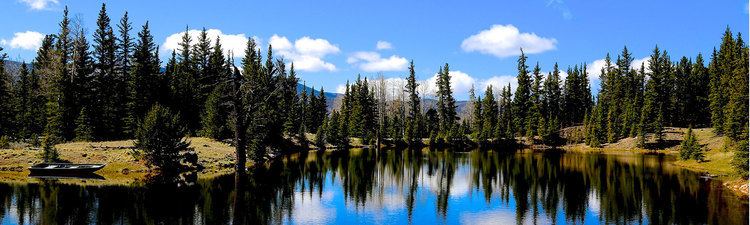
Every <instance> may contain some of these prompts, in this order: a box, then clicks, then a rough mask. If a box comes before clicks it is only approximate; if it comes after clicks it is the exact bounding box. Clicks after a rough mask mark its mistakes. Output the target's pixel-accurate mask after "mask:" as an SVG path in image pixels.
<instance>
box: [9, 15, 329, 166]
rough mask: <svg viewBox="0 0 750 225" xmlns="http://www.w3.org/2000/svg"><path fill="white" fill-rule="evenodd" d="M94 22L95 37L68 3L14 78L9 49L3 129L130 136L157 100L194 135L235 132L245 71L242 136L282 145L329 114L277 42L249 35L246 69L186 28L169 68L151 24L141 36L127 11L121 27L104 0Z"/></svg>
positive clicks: (48, 137)
mask: <svg viewBox="0 0 750 225" xmlns="http://www.w3.org/2000/svg"><path fill="white" fill-rule="evenodd" d="M96 24H97V28H96V30H95V31H94V33H93V43H92V44H89V41H88V39H87V35H86V33H85V32H84V28H83V27H80V25H79V24H72V23H71V20H70V18H69V17H68V9H67V8H66V9H65V11H64V13H63V18H62V21H61V22H60V23H59V27H60V30H59V33H57V34H50V35H47V36H45V38H44V40H43V42H42V45H41V47H40V48H39V50H38V52H37V56H36V58H35V59H34V61H32V62H31V63H30V65H27V64H26V63H23V64H21V68H20V71H19V74H18V77H17V78H16V79H11V77H10V74H9V73H8V72H6V70H5V69H4V62H5V58H6V55H5V54H3V55H2V59H3V60H0V62H3V63H0V66H2V67H0V81H2V82H0V136H2V137H5V139H10V140H20V141H26V142H29V143H32V144H34V145H40V143H39V142H40V140H44V141H45V144H47V143H49V144H55V143H60V142H65V141H71V140H80V141H101V140H118V139H131V138H134V135H135V131H136V130H137V127H138V126H139V124H140V123H141V122H142V121H143V119H144V116H145V115H146V114H147V112H148V111H149V110H150V109H151V108H152V106H154V105H156V104H158V105H162V106H167V107H169V108H171V109H172V110H171V111H172V112H175V113H176V114H178V115H179V117H180V121H181V122H182V123H183V124H184V127H183V129H185V131H186V133H187V134H189V135H202V136H207V137H211V138H215V139H220V140H221V139H228V138H233V137H234V134H233V132H234V130H233V129H234V124H233V120H232V119H231V118H230V116H231V113H232V107H233V105H232V104H230V103H231V95H230V93H231V92H232V88H233V87H232V83H233V82H232V81H233V80H235V79H238V77H237V76H240V77H239V78H242V80H243V85H242V87H241V89H243V90H239V91H237V92H241V93H242V94H243V98H242V102H241V103H242V104H241V106H248V107H253V110H252V111H248V113H250V114H252V115H251V116H247V117H248V118H250V121H248V124H253V125H252V126H249V127H248V129H247V130H246V131H241V132H240V133H241V134H242V135H248V136H251V138H250V139H249V143H251V144H253V146H269V145H270V144H271V143H274V144H273V145H270V146H276V147H278V145H277V144H275V143H282V142H281V141H280V140H281V139H282V135H284V134H287V135H289V136H296V135H298V134H300V133H304V132H307V131H311V132H315V131H316V129H317V128H318V127H319V126H320V121H323V119H322V118H323V117H324V116H325V113H326V105H325V102H326V100H325V96H324V95H323V90H322V89H321V90H320V92H319V93H310V94H309V95H307V94H306V93H305V94H302V95H301V96H300V95H297V83H298V79H297V77H296V73H295V71H294V65H292V66H291V67H290V68H289V69H287V68H286V66H285V62H283V61H281V60H276V59H274V58H273V57H272V50H271V47H270V46H269V48H268V57H267V58H266V59H265V61H264V59H263V58H262V57H261V55H260V49H259V48H258V47H257V46H255V43H254V42H253V40H252V39H251V40H250V41H249V43H248V49H247V50H246V52H245V58H243V59H242V65H241V67H242V71H244V73H242V74H240V72H239V69H238V68H236V67H235V65H234V62H233V61H234V60H233V58H232V57H231V55H225V53H224V50H223V49H222V46H221V42H220V40H219V39H218V38H217V39H216V40H215V42H214V43H211V40H210V38H209V37H208V34H207V33H206V30H205V29H204V30H203V31H201V32H200V34H199V35H198V38H197V40H191V37H190V36H189V35H188V32H185V35H184V36H183V37H182V42H181V43H180V45H179V49H178V50H177V51H173V52H171V57H170V59H169V61H168V62H167V63H166V68H165V69H162V67H161V61H160V60H159V52H158V47H157V45H156V43H155V42H154V40H153V36H152V34H151V30H150V28H149V24H148V22H146V23H145V24H144V25H143V26H142V27H141V29H140V31H139V32H138V33H137V36H136V37H135V38H134V37H132V36H131V31H132V29H133V28H132V24H131V22H130V21H129V18H128V14H127V12H126V13H125V14H124V16H123V17H122V18H121V19H120V21H119V23H118V24H117V25H116V29H117V31H118V32H117V33H115V32H114V29H115V28H113V25H112V24H111V20H110V18H109V16H108V15H107V11H106V6H105V5H104V4H103V5H102V7H101V11H100V12H99V16H98V18H97V23H96ZM1 50H2V49H0V51H1ZM244 80H246V81H247V82H244ZM307 127H310V129H308V128H307ZM301 129H302V130H301ZM42 137H43V138H42ZM256 155H263V154H260V153H259V154H256Z"/></svg>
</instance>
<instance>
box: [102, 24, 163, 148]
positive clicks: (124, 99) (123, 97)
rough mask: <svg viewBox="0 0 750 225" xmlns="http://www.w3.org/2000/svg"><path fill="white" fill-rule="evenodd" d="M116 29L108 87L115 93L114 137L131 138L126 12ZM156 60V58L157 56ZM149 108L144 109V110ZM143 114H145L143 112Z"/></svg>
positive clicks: (129, 28)
mask: <svg viewBox="0 0 750 225" xmlns="http://www.w3.org/2000/svg"><path fill="white" fill-rule="evenodd" d="M117 29H118V35H117V37H116V38H115V41H116V44H115V45H116V49H115V73H114V74H115V77H114V79H113V81H114V83H112V84H111V87H110V88H112V89H115V90H117V91H114V92H113V95H112V98H113V100H112V101H113V103H112V106H111V107H112V112H113V114H114V116H115V120H113V121H114V122H116V126H117V127H115V129H114V130H115V131H114V132H115V135H116V136H117V137H118V138H122V137H126V138H130V137H133V134H134V132H135V131H134V130H133V128H134V127H133V125H132V124H129V123H130V121H129V119H130V116H131V114H132V112H130V107H129V105H130V102H131V101H133V99H131V97H132V96H131V93H132V90H130V88H131V83H132V79H133V77H131V76H132V75H133V74H132V71H131V70H132V63H133V62H132V61H133V51H134V45H133V40H132V37H131V36H130V31H132V30H133V28H132V24H131V23H130V19H129V17H128V12H127V11H126V12H125V14H124V15H123V16H122V18H121V19H120V23H119V24H117ZM156 58H158V56H157V57H156ZM157 64H158V61H157ZM147 107H149V108H150V107H151V106H150V105H149V106H147ZM149 108H146V110H148V109H149ZM143 114H145V111H144V112H143Z"/></svg>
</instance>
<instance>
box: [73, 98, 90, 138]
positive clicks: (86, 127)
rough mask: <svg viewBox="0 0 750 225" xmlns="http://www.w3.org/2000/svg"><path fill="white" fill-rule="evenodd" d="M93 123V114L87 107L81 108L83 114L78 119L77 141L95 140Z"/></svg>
mask: <svg viewBox="0 0 750 225" xmlns="http://www.w3.org/2000/svg"><path fill="white" fill-rule="evenodd" d="M92 122H93V121H91V112H89V110H88V108H86V106H83V108H81V112H80V113H79V115H78V118H77V119H76V130H75V140H77V141H91V140H94V128H93V124H92Z"/></svg>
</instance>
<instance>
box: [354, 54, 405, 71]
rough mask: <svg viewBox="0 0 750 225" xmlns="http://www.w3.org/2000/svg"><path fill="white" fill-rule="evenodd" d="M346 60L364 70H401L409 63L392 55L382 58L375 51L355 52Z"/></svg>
mask: <svg viewBox="0 0 750 225" xmlns="http://www.w3.org/2000/svg"><path fill="white" fill-rule="evenodd" d="M346 62H347V63H349V64H352V65H354V66H357V67H359V69H361V70H363V71H365V72H384V71H403V70H406V67H407V64H409V61H408V60H406V58H404V57H401V56H397V55H392V56H390V57H388V58H383V57H381V56H380V54H379V53H377V52H355V53H354V54H352V55H351V56H349V58H347V59H346Z"/></svg>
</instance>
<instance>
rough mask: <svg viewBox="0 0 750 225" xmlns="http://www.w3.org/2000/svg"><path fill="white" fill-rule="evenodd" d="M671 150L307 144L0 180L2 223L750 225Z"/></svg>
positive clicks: (743, 208)
mask: <svg viewBox="0 0 750 225" xmlns="http://www.w3.org/2000/svg"><path fill="white" fill-rule="evenodd" d="M670 161H671V159H670V158H668V157H664V156H641V155H599V154H575V153H564V154H563V153H531V152H523V153H521V152H519V153H505V152H495V151H472V152H467V153H453V152H450V151H427V150H425V151H409V150H381V151H376V150H350V151H339V152H327V153H320V152H309V153H300V154H294V155H289V156H286V157H284V158H283V159H280V160H276V161H274V162H273V163H269V164H268V165H266V166H262V167H258V168H255V169H253V171H250V172H249V174H248V175H247V177H243V178H244V179H242V178H240V179H236V177H235V176H234V175H227V176H222V177H219V178H215V179H210V180H198V181H197V182H195V183H194V184H192V185H187V186H185V185H179V187H178V185H175V184H147V185H143V186H136V187H124V186H118V187H81V186H76V185H69V184H59V183H56V182H55V181H46V182H43V183H41V184H0V223H2V224H410V223H411V224H572V223H574V224H747V221H748V202H747V200H746V199H741V198H738V197H736V196H734V195H733V194H732V193H730V192H729V191H728V190H723V189H721V183H720V182H718V181H712V180H703V179H701V178H700V175H699V174H697V173H693V172H690V171H687V170H683V169H679V168H675V167H672V166H670V164H669V162H670Z"/></svg>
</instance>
